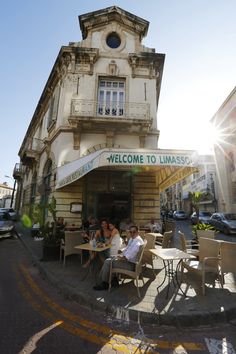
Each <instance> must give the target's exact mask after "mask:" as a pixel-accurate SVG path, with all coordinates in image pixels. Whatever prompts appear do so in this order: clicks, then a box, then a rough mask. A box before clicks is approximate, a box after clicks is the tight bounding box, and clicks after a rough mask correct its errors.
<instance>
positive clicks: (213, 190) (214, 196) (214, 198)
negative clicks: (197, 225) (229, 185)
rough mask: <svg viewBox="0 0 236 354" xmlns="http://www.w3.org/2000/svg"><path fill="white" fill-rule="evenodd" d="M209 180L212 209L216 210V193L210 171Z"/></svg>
mask: <svg viewBox="0 0 236 354" xmlns="http://www.w3.org/2000/svg"><path fill="white" fill-rule="evenodd" d="M210 182H211V192H212V194H213V203H214V209H215V212H216V210H217V207H216V206H217V200H216V193H215V182H214V178H213V173H210Z"/></svg>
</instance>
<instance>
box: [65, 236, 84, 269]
mask: <svg viewBox="0 0 236 354" xmlns="http://www.w3.org/2000/svg"><path fill="white" fill-rule="evenodd" d="M83 234H84V231H65V240H61V246H60V261H61V259H62V252H63V253H64V255H63V266H65V264H66V256H69V255H71V254H80V256H81V264H82V250H78V249H76V248H75V246H77V245H81V244H82V243H83V242H84V239H83Z"/></svg>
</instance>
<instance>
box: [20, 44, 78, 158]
mask: <svg viewBox="0 0 236 354" xmlns="http://www.w3.org/2000/svg"><path fill="white" fill-rule="evenodd" d="M76 49H77V48H76V47H73V46H63V47H61V49H60V51H59V54H58V56H57V58H56V61H55V63H54V65H53V68H52V70H51V73H50V75H49V78H48V80H47V82H46V85H45V87H44V90H43V92H42V94H41V96H40V99H39V102H38V104H37V106H36V109H35V111H34V114H33V117H32V119H31V122H30V124H29V126H28V129H27V131H26V134H25V137H24V140H23V142H22V144H21V147H20V150H19V153H18V155H19V156H20V155H21V151H22V149H23V148H24V145H25V143H26V139H27V138H28V137H29V136H31V137H32V136H33V135H34V130H35V127H36V125H37V123H38V120H39V118H41V116H42V114H43V113H44V110H45V107H46V105H47V103H48V101H49V99H50V97H51V95H52V93H53V91H54V89H55V87H56V85H57V84H58V82H59V81H60V80H61V79H62V78H63V77H64V76H65V75H66V73H67V71H68V67H69V66H70V64H71V63H72V62H73V61H75V59H74V57H75V51H76Z"/></svg>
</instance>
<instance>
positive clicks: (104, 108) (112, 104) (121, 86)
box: [98, 80, 125, 116]
mask: <svg viewBox="0 0 236 354" xmlns="http://www.w3.org/2000/svg"><path fill="white" fill-rule="evenodd" d="M124 103H125V82H124V81H111V80H100V81H99V90H98V114H99V115H105V116H123V115H124Z"/></svg>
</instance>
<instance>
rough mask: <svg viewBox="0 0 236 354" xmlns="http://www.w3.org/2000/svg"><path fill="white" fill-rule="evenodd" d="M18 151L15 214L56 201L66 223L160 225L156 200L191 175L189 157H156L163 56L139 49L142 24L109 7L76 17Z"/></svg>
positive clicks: (184, 153)
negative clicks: (77, 32)
mask: <svg viewBox="0 0 236 354" xmlns="http://www.w3.org/2000/svg"><path fill="white" fill-rule="evenodd" d="M79 23H80V28H81V32H82V40H81V42H72V43H69V45H68V46H63V47H62V48H61V50H60V52H59V54H58V57H57V59H56V62H55V64H54V66H53V68H52V71H51V74H50V76H49V78H48V81H47V83H46V86H45V88H44V90H43V92H42V95H41V97H40V100H39V103H38V105H37V107H36V110H35V113H34V115H33V117H32V120H31V123H30V125H29V127H28V130H27V132H26V135H25V138H24V140H23V142H22V145H21V148H20V151H19V156H20V160H21V164H20V168H18V169H17V171H16V172H15V173H14V177H15V178H16V179H17V181H18V191H19V193H18V196H17V201H18V205H19V209H21V212H30V208H31V206H32V205H33V204H35V203H42V202H43V203H47V201H48V200H50V198H51V197H52V195H53V196H54V197H55V198H56V201H57V215H58V216H63V217H64V219H66V220H67V222H73V223H74V222H78V223H81V220H82V219H83V218H87V217H88V216H91V215H93V216H95V217H96V218H102V217H108V218H115V219H117V220H118V221H120V220H121V219H123V218H126V217H129V218H130V219H132V221H133V222H135V223H137V224H139V225H143V224H145V223H147V222H148V221H149V220H150V219H157V220H158V219H159V218H160V201H159V191H160V190H161V189H163V188H166V187H167V186H168V185H170V184H171V183H173V181H177V180H178V179H181V178H183V177H185V176H186V175H189V174H191V173H192V172H193V171H194V169H195V167H194V164H195V162H194V159H193V155H194V152H193V151H171V150H160V149H158V138H159V133H160V132H159V130H158V124H157V117H156V115H157V107H158V100H159V94H160V87H161V81H162V73H163V67H164V59H165V55H164V54H159V53H156V52H155V50H154V49H152V48H147V47H145V46H144V45H143V44H142V39H143V37H145V36H146V35H147V32H148V26H149V23H148V21H146V20H144V19H142V18H140V17H138V16H135V15H133V14H131V13H129V12H126V11H125V10H123V9H120V8H118V7H116V6H112V7H109V8H106V9H102V10H99V11H95V12H92V13H88V14H84V15H81V16H79Z"/></svg>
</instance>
